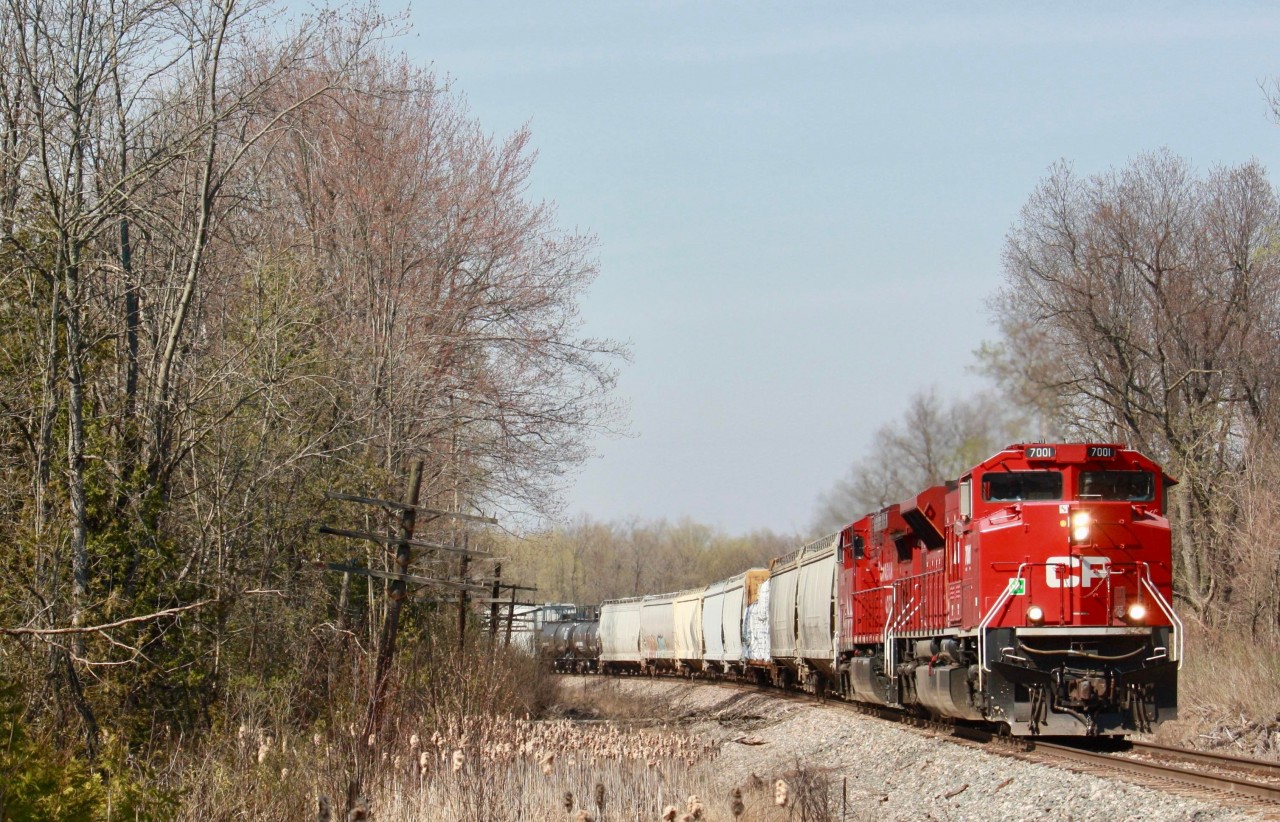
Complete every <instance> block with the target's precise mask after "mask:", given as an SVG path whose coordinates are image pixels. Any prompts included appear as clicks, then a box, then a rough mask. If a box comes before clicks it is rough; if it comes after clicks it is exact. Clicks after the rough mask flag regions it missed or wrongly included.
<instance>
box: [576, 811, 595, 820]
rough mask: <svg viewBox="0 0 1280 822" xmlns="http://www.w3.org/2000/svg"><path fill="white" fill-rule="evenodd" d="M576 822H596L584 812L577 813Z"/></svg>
mask: <svg viewBox="0 0 1280 822" xmlns="http://www.w3.org/2000/svg"><path fill="white" fill-rule="evenodd" d="M577 822H596V818H595V817H594V816H592V815H591V814H589V813H587V812H586V811H578V816H577Z"/></svg>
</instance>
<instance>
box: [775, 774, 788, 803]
mask: <svg viewBox="0 0 1280 822" xmlns="http://www.w3.org/2000/svg"><path fill="white" fill-rule="evenodd" d="M788 801H790V797H789V794H788V788H787V782H786V780H784V779H779V780H778V781H777V782H775V783H774V785H773V804H775V805H777V806H778V807H779V808H785V807H787V802H788Z"/></svg>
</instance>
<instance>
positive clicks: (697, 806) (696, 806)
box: [685, 793, 703, 819]
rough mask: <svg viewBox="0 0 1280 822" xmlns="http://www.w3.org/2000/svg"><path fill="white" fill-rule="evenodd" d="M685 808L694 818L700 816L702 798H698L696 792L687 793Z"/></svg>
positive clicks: (699, 817)
mask: <svg viewBox="0 0 1280 822" xmlns="http://www.w3.org/2000/svg"><path fill="white" fill-rule="evenodd" d="M685 809H686V810H688V811H689V815H690V816H692V817H693V818H694V819H701V818H702V812H703V807H702V800H701V799H699V798H698V795H697V794H696V793H693V794H689V801H688V802H687V803H686V804H685Z"/></svg>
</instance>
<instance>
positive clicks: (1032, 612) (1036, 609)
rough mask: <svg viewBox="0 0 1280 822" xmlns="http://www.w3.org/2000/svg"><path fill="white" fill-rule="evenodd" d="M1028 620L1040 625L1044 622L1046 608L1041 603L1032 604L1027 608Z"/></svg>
mask: <svg viewBox="0 0 1280 822" xmlns="http://www.w3.org/2000/svg"><path fill="white" fill-rule="evenodd" d="M1027 622H1030V623H1031V624H1032V625H1039V624H1041V623H1042V622H1044V609H1043V608H1041V607H1040V606H1039V605H1032V606H1031V607H1030V608H1028V609H1027Z"/></svg>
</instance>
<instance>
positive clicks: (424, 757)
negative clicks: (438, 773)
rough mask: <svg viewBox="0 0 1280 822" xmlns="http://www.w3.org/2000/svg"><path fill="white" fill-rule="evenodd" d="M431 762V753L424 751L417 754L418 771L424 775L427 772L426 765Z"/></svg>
mask: <svg viewBox="0 0 1280 822" xmlns="http://www.w3.org/2000/svg"><path fill="white" fill-rule="evenodd" d="M430 762H431V755H430V754H428V753H427V752H426V751H423V752H422V753H420V754H418V773H420V774H423V775H425V774H426V773H427V765H428V764H429V763H430Z"/></svg>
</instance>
